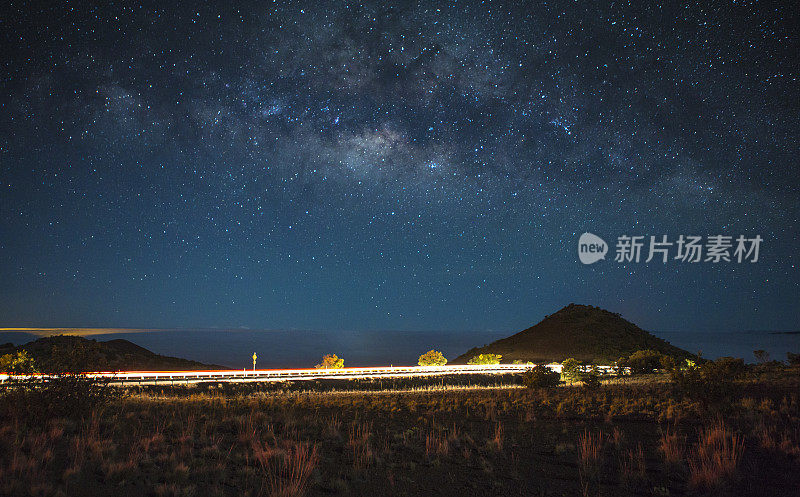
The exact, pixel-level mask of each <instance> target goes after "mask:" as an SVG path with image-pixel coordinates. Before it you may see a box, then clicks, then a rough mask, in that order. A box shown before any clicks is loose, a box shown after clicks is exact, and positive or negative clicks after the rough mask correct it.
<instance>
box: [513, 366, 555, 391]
mask: <svg viewBox="0 0 800 497" xmlns="http://www.w3.org/2000/svg"><path fill="white" fill-rule="evenodd" d="M560 378H561V375H560V374H558V373H556V372H555V371H553V370H551V369H550V368H548V367H547V366H535V367H533V368H531V369H529V370H527V371H525V372H524V373H522V384H523V385H525V386H526V387H528V388H553V387H556V386H558V383H559V381H560Z"/></svg>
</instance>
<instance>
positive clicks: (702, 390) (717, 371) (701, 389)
mask: <svg viewBox="0 0 800 497" xmlns="http://www.w3.org/2000/svg"><path fill="white" fill-rule="evenodd" d="M745 370H746V366H745V364H744V360H742V359H736V358H733V357H720V358H719V359H717V360H716V361H706V362H704V363H703V364H701V365H700V366H696V365H695V364H694V362H692V361H688V360H687V361H686V362H685V364H684V365H683V366H681V367H676V368H674V369H672V370H671V371H670V379H671V381H672V384H673V386H674V388H675V390H676V391H677V392H678V393H679V394H681V395H684V396H686V397H688V398H693V399H698V400H701V401H702V402H703V403H712V402H721V401H723V400H725V399H726V398H727V397H729V396H730V395H731V393H732V392H733V391H734V384H733V381H734V380H736V379H738V378H740V377H741V376H742V375H743V374H744V372H745Z"/></svg>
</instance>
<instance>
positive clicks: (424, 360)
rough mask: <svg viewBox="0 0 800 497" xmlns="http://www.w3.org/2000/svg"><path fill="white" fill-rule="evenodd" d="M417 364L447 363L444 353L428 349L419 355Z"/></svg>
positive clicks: (442, 364)
mask: <svg viewBox="0 0 800 497" xmlns="http://www.w3.org/2000/svg"><path fill="white" fill-rule="evenodd" d="M417 364H419V365H420V366H444V365H445V364H447V359H445V357H444V354H442V353H441V352H438V351H436V350H429V351H427V352H425V353H424V354H422V355H421V356H419V361H417Z"/></svg>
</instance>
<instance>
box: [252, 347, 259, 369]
mask: <svg viewBox="0 0 800 497" xmlns="http://www.w3.org/2000/svg"><path fill="white" fill-rule="evenodd" d="M256 359H258V356H257V355H256V353H255V352H253V371H255V370H256Z"/></svg>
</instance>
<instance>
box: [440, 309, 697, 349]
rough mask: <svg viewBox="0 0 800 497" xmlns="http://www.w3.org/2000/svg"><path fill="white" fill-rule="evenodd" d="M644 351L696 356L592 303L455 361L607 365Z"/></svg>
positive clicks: (549, 318)
mask: <svg viewBox="0 0 800 497" xmlns="http://www.w3.org/2000/svg"><path fill="white" fill-rule="evenodd" d="M641 349H652V350H656V351H659V352H661V353H663V354H667V355H672V356H675V357H681V358H685V357H690V356H691V355H692V354H690V353H689V352H687V351H685V350H683V349H680V348H678V347H675V346H674V345H672V344H670V343H669V342H667V341H666V340H662V339H660V338H658V337H656V336H653V335H652V334H650V333H648V332H646V331H644V330H642V329H641V328H639V327H638V326H636V325H635V324H633V323H631V322H629V321H626V320H625V319H623V318H622V317H621V316H620V315H619V314H616V313H613V312H609V311H606V310H604V309H600V308H599V307H593V306H590V305H579V304H570V305H568V306H566V307H564V308H563V309H561V310H559V311H558V312H556V313H555V314H551V315H549V316H546V317H545V319H543V320H542V321H541V322H540V323H539V324H537V325H535V326H532V327H530V328H528V329H526V330H524V331H521V332H519V333H517V334H516V335H512V336H510V337H508V338H503V339H501V340H497V341H495V342H492V343H490V344H489V345H486V346H484V347H476V348H473V349H471V350H470V351H468V352H467V353H465V354H463V355H461V356H459V357H458V358H456V360H454V361H452V363H453V364H465V363H466V362H467V361H468V360H469V359H471V358H472V357H474V356H476V355H478V354H486V353H491V354H502V355H503V359H502V361H503V362H504V363H510V362H513V361H515V360H521V361H531V362H537V363H538V362H554V361H555V362H561V361H563V360H564V359H566V358H568V357H574V358H575V359H578V360H579V361H587V362H590V361H593V362H595V363H597V364H604V363H611V362H613V361H614V360H616V359H618V358H619V357H621V356H628V355H630V354H631V353H633V352H635V351H637V350H641Z"/></svg>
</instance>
